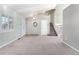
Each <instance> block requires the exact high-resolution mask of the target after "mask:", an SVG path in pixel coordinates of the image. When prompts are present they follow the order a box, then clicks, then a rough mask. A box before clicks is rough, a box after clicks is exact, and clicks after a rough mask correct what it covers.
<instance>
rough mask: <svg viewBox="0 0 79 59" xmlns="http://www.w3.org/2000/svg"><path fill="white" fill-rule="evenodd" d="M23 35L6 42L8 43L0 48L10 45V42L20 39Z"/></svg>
mask: <svg viewBox="0 0 79 59" xmlns="http://www.w3.org/2000/svg"><path fill="white" fill-rule="evenodd" d="M24 35H25V34H24ZM24 35H22V36H21V37H17V38H15V39H13V40H11V41H9V42H8V43H6V44H3V45H1V46H0V48H2V47H5V46H7V45H8V44H10V43H12V42H14V41H16V40H17V39H18V38H22V37H23V36H24Z"/></svg>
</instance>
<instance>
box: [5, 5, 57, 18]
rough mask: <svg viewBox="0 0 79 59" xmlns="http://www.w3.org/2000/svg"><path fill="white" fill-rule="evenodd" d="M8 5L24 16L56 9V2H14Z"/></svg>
mask: <svg viewBox="0 0 79 59" xmlns="http://www.w3.org/2000/svg"><path fill="white" fill-rule="evenodd" d="M4 6H6V5H4ZM7 6H8V8H10V9H12V10H13V11H16V12H17V13H19V14H21V15H22V16H25V17H28V16H32V15H34V14H37V13H42V12H45V11H47V10H50V9H54V7H55V6H56V4H14V5H13V4H12V5H7Z"/></svg>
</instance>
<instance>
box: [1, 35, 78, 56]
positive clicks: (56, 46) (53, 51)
mask: <svg viewBox="0 0 79 59" xmlns="http://www.w3.org/2000/svg"><path fill="white" fill-rule="evenodd" d="M0 54H1V55H65V54H67V55H71V54H72V55H74V54H78V53H77V52H76V51H74V50H73V49H71V48H70V47H68V46H67V45H65V44H64V43H61V42H60V41H59V39H58V37H57V36H24V37H23V38H21V39H20V40H16V41H14V42H13V43H11V44H9V45H7V46H5V47H3V48H1V49H0Z"/></svg>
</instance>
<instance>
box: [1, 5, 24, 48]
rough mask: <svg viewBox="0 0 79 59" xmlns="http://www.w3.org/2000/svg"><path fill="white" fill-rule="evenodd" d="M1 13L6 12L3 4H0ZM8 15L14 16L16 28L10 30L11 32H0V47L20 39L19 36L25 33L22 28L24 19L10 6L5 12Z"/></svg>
mask: <svg viewBox="0 0 79 59" xmlns="http://www.w3.org/2000/svg"><path fill="white" fill-rule="evenodd" d="M0 7H1V8H0V15H1V14H3V13H5V12H4V10H3V8H2V6H1V5H0ZM5 14H6V15H7V16H11V17H13V20H14V30H13V31H10V32H5V33H0V47H2V46H5V45H7V44H9V43H10V42H12V41H14V40H16V39H18V38H19V37H21V36H22V35H23V31H24V30H22V25H23V24H24V23H22V21H24V19H23V18H22V17H21V16H20V15H19V14H17V13H16V12H15V11H14V10H11V9H9V8H8V10H7V11H6V13H5Z"/></svg>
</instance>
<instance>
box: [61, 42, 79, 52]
mask: <svg viewBox="0 0 79 59" xmlns="http://www.w3.org/2000/svg"><path fill="white" fill-rule="evenodd" d="M62 42H63V43H64V44H66V45H67V46H69V47H70V48H72V49H73V50H75V51H76V52H78V53H79V50H78V49H76V48H74V47H73V46H71V45H69V44H68V43H66V42H64V41H62Z"/></svg>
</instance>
